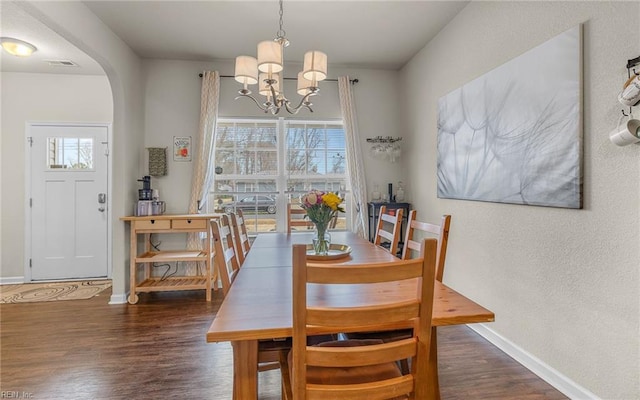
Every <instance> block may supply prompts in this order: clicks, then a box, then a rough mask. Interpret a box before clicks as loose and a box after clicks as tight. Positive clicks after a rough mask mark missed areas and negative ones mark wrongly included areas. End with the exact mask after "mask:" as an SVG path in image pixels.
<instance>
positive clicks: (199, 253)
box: [120, 214, 221, 304]
mask: <svg viewBox="0 0 640 400" xmlns="http://www.w3.org/2000/svg"><path fill="white" fill-rule="evenodd" d="M220 215H221V214H184V215H149V216H143V217H122V218H120V219H121V220H122V221H125V222H129V223H130V224H131V241H130V246H131V247H130V250H129V273H130V283H129V285H130V292H129V297H128V301H129V303H130V304H136V303H137V302H138V295H137V293H138V292H160V291H169V290H196V289H204V290H206V297H207V301H211V289H212V287H211V283H212V281H214V280H215V279H216V274H215V273H214V271H213V259H212V258H213V257H212V256H213V254H212V253H213V252H212V251H211V224H210V221H211V220H212V219H217V218H218V217H219V216H220ZM189 232H204V234H205V238H204V249H202V250H171V251H153V250H152V248H151V242H150V235H151V234H152V233H189ZM138 235H143V236H144V243H145V245H144V251H143V252H142V253H140V254H139V253H138ZM176 261H194V262H203V263H204V266H205V267H204V273H203V274H202V275H199V276H177V277H173V276H172V277H168V278H165V279H161V278H160V277H154V276H151V265H152V264H153V263H157V262H176ZM139 265H142V266H144V279H143V280H142V281H141V282H138V273H137V272H138V266H139Z"/></svg>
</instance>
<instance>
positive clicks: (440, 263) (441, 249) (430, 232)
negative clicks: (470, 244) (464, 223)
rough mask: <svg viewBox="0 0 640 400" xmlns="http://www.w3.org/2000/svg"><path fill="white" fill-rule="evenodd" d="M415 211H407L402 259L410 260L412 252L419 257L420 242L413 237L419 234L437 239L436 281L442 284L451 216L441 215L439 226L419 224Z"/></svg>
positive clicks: (426, 223)
mask: <svg viewBox="0 0 640 400" xmlns="http://www.w3.org/2000/svg"><path fill="white" fill-rule="evenodd" d="M416 215H417V212H416V210H411V211H409V216H408V222H407V232H406V233H405V236H404V247H403V249H402V259H403V260H407V259H409V258H411V253H412V251H413V252H414V254H417V255H418V256H420V255H421V253H422V249H421V248H420V246H421V245H422V242H419V241H417V240H415V239H414V237H413V235H414V234H415V233H416V232H420V233H421V234H422V235H423V237H433V236H435V237H436V238H437V239H438V251H437V253H436V280H437V281H440V282H442V277H443V275H444V262H445V259H446V257H447V243H448V241H449V228H450V226H451V215H447V214H445V215H443V216H442V218H441V219H440V225H438V224H431V223H428V222H421V221H417V220H416Z"/></svg>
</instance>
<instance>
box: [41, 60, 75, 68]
mask: <svg viewBox="0 0 640 400" xmlns="http://www.w3.org/2000/svg"><path fill="white" fill-rule="evenodd" d="M45 62H46V63H47V64H49V65H50V66H52V67H77V66H78V64H76V63H74V62H73V61H70V60H45Z"/></svg>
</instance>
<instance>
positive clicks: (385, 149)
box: [367, 136, 402, 163]
mask: <svg viewBox="0 0 640 400" xmlns="http://www.w3.org/2000/svg"><path fill="white" fill-rule="evenodd" d="M401 140H402V138H401V137H395V138H394V137H391V136H385V137H382V136H376V137H374V138H367V143H373V146H371V149H369V153H370V154H371V156H372V157H373V158H378V159H381V160H386V161H390V162H392V163H394V162H396V160H397V159H398V158H399V157H400V154H401V153H402V150H401V149H400V143H398V142H399V141H401Z"/></svg>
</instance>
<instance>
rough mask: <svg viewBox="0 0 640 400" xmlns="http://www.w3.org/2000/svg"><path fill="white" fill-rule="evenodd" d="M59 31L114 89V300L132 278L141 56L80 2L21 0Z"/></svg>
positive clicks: (141, 119) (140, 140)
mask: <svg viewBox="0 0 640 400" xmlns="http://www.w3.org/2000/svg"><path fill="white" fill-rule="evenodd" d="M16 4H18V6H20V7H22V8H23V9H24V10H25V11H27V12H28V13H29V14H30V15H32V16H34V17H35V18H37V19H38V20H40V21H41V22H43V23H44V24H45V25H46V26H48V27H49V28H51V29H52V30H53V31H54V32H56V33H57V34H59V35H60V36H62V37H63V38H65V39H66V40H68V41H69V42H70V43H72V44H73V45H75V46H76V47H78V48H79V49H80V50H82V51H84V52H85V53H87V54H88V55H89V56H90V57H92V58H93V59H94V60H96V61H97V62H98V63H99V64H100V66H101V67H102V68H103V69H104V71H105V73H106V74H107V77H108V78H109V84H110V85H111V92H112V94H113V144H112V147H111V148H112V163H113V171H112V181H113V186H112V189H113V190H112V193H111V198H112V203H111V217H112V225H113V236H112V245H113V249H112V252H111V254H112V264H113V274H112V279H113V292H112V293H113V294H112V296H111V301H112V302H124V301H125V293H126V291H127V290H128V289H127V285H128V283H129V274H128V272H129V246H127V242H128V237H127V236H128V235H127V233H128V228H125V224H124V223H123V222H122V221H120V219H119V218H120V217H122V216H124V215H130V214H131V210H132V209H133V208H132V207H133V200H132V199H134V196H135V195H134V193H136V191H137V187H138V185H137V182H135V180H134V179H133V178H135V177H136V176H138V175H139V171H138V165H139V160H138V157H139V154H140V153H141V148H142V146H143V138H144V136H143V134H142V132H144V115H143V112H144V110H143V107H142V105H143V102H142V101H143V97H142V76H141V61H140V58H139V57H138V56H136V55H135V53H133V51H132V50H131V49H130V48H129V47H128V46H127V45H126V44H125V43H124V42H123V41H122V40H120V38H118V37H117V36H116V35H115V34H114V33H113V32H112V31H111V30H109V29H108V28H107V27H106V26H105V25H104V24H103V23H102V21H101V20H100V19H99V18H98V17H96V15H95V14H93V13H92V12H91V11H90V10H89V9H88V8H87V6H85V5H84V4H83V3H81V2H58V1H55V2H19V3H16Z"/></svg>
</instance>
